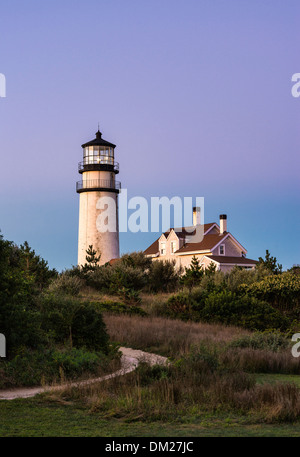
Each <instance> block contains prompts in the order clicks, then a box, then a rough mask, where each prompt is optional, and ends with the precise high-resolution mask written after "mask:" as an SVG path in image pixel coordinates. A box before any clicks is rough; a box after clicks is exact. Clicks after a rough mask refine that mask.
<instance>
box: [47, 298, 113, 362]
mask: <svg viewBox="0 0 300 457" xmlns="http://www.w3.org/2000/svg"><path fill="white" fill-rule="evenodd" d="M39 306H40V309H41V315H42V329H43V330H44V331H45V333H46V334H47V336H48V339H49V341H50V342H51V341H52V342H54V343H62V344H69V346H71V347H72V346H75V347H77V348H80V347H86V348H88V349H90V350H96V351H98V350H99V351H103V352H105V353H107V351H108V339H109V338H108V335H107V333H106V327H105V324H104V322H103V320H102V315H101V313H100V311H99V310H98V309H96V307H94V306H93V305H91V304H90V303H89V302H81V301H80V300H76V299H74V298H71V297H68V296H62V295H54V294H47V295H43V296H41V297H40V299H39Z"/></svg>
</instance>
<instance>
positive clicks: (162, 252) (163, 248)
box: [160, 243, 166, 255]
mask: <svg viewBox="0 0 300 457" xmlns="http://www.w3.org/2000/svg"><path fill="white" fill-rule="evenodd" d="M160 254H161V255H166V243H160Z"/></svg>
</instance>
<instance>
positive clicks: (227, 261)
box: [205, 255, 258, 265]
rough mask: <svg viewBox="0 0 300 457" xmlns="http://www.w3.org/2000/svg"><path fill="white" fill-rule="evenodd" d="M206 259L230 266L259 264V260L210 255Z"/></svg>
mask: <svg viewBox="0 0 300 457" xmlns="http://www.w3.org/2000/svg"><path fill="white" fill-rule="evenodd" d="M205 257H206V258H207V259H211V260H214V261H215V262H218V263H222V264H229V265H230V264H231V265H256V264H257V263H258V261H257V260H252V259H246V258H245V257H229V256H228V257H227V256H225V255H208V256H205Z"/></svg>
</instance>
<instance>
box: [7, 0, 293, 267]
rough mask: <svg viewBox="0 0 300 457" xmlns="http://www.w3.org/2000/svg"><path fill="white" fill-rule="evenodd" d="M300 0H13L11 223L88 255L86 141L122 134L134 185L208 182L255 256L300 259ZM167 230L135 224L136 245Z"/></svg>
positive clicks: (173, 188) (67, 260)
mask: <svg viewBox="0 0 300 457" xmlns="http://www.w3.org/2000/svg"><path fill="white" fill-rule="evenodd" d="M299 20H300V2H299V0H226V1H225V0H151V1H149V0H148V1H146V0H126V1H125V0H85V1H83V0H59V1H58V0H51V1H50V0H43V2H41V1H39V0H26V2H24V1H23V0H10V1H9V2H1V6H0V73H2V74H4V75H5V78H6V98H0V153H1V163H0V167H1V180H0V229H1V232H2V234H3V236H4V238H5V239H9V240H12V241H14V242H16V243H17V244H20V243H23V242H24V241H25V240H27V241H28V242H29V244H30V245H31V246H32V248H33V249H35V251H36V252H37V253H38V254H40V255H41V256H42V257H43V258H45V259H46V260H47V261H48V262H49V265H50V267H53V268H57V269H58V270H60V271H61V270H63V269H65V268H70V267H71V266H72V265H75V264H76V262H77V239H78V207H79V196H78V194H77V193H76V191H75V182H76V181H77V180H79V179H80V175H79V174H78V172H77V163H78V162H79V161H80V160H82V149H81V144H83V143H85V142H87V141H89V140H92V139H93V138H94V137H95V132H96V131H97V129H98V122H99V124H100V130H101V131H102V133H103V137H104V138H105V139H106V140H108V141H110V142H112V143H114V144H116V145H117V147H116V149H115V157H116V160H117V161H118V162H119V163H120V174H119V175H118V179H119V180H120V181H121V182H122V187H123V188H126V189H127V190H128V195H129V197H131V196H143V197H145V198H147V199H148V200H149V199H150V198H151V197H154V196H159V197H161V196H168V197H172V196H180V197H185V196H192V197H193V198H195V197H197V196H199V197H204V199H205V214H204V216H205V222H218V220H219V215H220V214H224V213H225V214H227V215H228V231H230V232H231V233H232V234H233V235H234V236H235V237H236V238H237V239H238V241H239V242H240V243H241V244H242V245H243V246H245V247H246V248H247V250H248V255H247V256H248V257H249V258H253V259H257V258H258V257H259V256H262V257H264V255H265V251H266V249H268V250H269V251H270V252H271V254H272V255H274V256H276V257H277V260H278V261H279V262H280V263H281V264H283V267H284V269H286V268H290V267H291V266H292V265H293V264H299V263H300V249H299V245H300V243H299V226H300V216H299V206H300V205H299V204H300V197H299V195H300V182H299V169H300V160H299V148H300V98H294V97H293V96H292V94H291V88H292V85H293V83H292V81H291V79H292V75H293V74H294V73H299V72H300V59H299V42H300V28H299ZM158 236H159V233H151V232H149V233H135V234H133V233H121V234H120V247H121V253H125V252H130V251H135V250H144V249H146V248H147V247H148V245H149V244H151V243H152V242H153V241H154V240H155V239H156V238H157V237H158Z"/></svg>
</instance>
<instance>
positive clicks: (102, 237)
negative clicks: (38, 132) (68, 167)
mask: <svg viewBox="0 0 300 457" xmlns="http://www.w3.org/2000/svg"><path fill="white" fill-rule="evenodd" d="M115 147H116V145H115V144H112V143H109V142H108V141H105V140H104V139H103V138H102V133H101V132H100V131H99V129H98V132H97V133H96V138H95V139H94V140H92V141H89V142H88V143H85V144H83V145H82V148H83V162H79V164H78V171H79V173H81V174H82V180H81V181H78V182H77V183H76V191H77V192H78V193H79V231H78V265H84V264H85V263H86V250H87V249H88V248H89V246H90V245H92V246H93V249H94V250H95V251H96V252H97V255H101V258H100V262H99V264H100V265H103V264H105V263H106V262H109V261H110V260H111V259H115V258H118V257H119V227H118V193H119V191H120V188H121V183H120V182H118V181H116V179H115V177H116V175H117V174H118V173H119V164H118V162H115ZM102 197H109V199H105V198H104V199H103V198H102ZM106 200H109V201H111V202H112V203H113V204H112V205H110V211H112V212H110V217H111V218H113V219H114V218H115V219H114V221H113V222H114V224H112V225H115V230H112V231H111V230H107V231H105V230H102V229H101V228H100V229H99V217H101V213H102V211H103V210H104V209H103V205H102V204H101V201H102V202H103V201H106ZM106 206H107V205H106ZM101 208H102V209H101ZM110 222H111V221H110Z"/></svg>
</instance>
